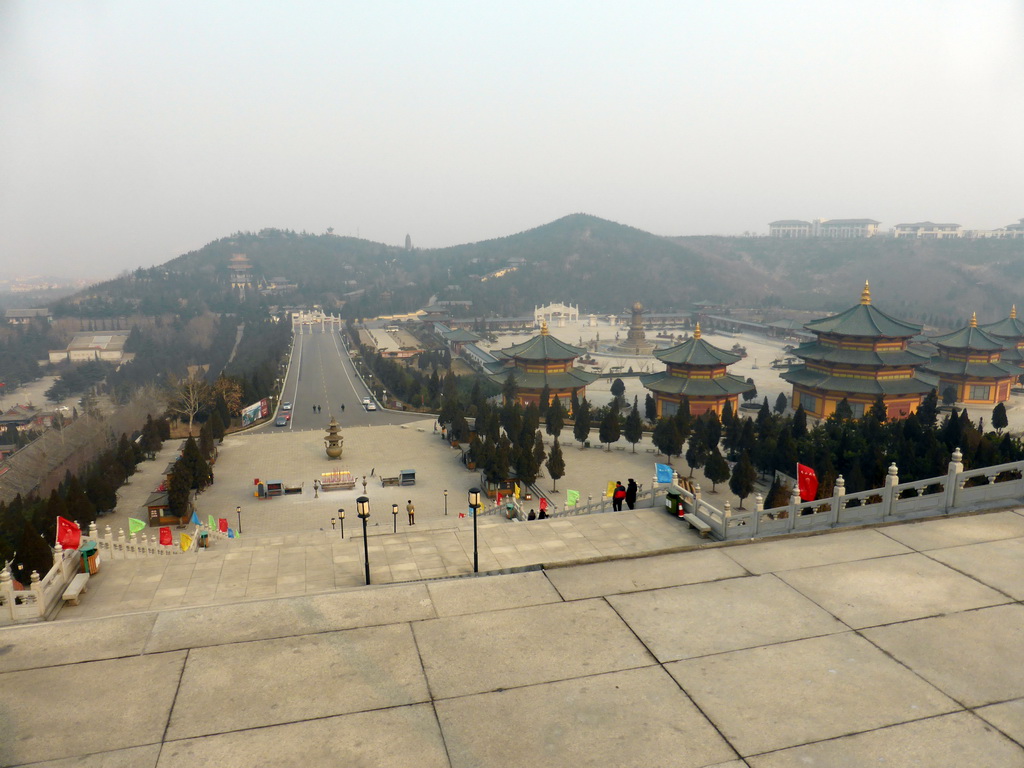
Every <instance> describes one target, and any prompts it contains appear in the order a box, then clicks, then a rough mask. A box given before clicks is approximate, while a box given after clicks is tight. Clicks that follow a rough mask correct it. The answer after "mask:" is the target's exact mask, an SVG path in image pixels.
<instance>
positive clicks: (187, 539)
mask: <svg viewBox="0 0 1024 768" xmlns="http://www.w3.org/2000/svg"><path fill="white" fill-rule="evenodd" d="M191 546H192V537H191V536H189V535H188V534H187V533H183V534H181V551H182V552H188V548H189V547H191Z"/></svg>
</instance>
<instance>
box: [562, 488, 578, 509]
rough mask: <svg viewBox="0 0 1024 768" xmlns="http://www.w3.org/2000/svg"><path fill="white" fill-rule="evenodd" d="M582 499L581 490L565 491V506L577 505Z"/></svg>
mask: <svg viewBox="0 0 1024 768" xmlns="http://www.w3.org/2000/svg"><path fill="white" fill-rule="evenodd" d="M579 500H580V492H579V491H566V492H565V506H567V507H575V506H576V504H577V503H578V502H579Z"/></svg>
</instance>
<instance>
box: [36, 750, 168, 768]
mask: <svg viewBox="0 0 1024 768" xmlns="http://www.w3.org/2000/svg"><path fill="white" fill-rule="evenodd" d="M159 756H160V745H159V744H148V745H146V746H144V747H129V748H128V749H118V750H115V751H113V752H97V753H95V754H92V755H82V756H80V757H67V758H65V759H63V760H47V761H46V762H45V763H33V764H32V765H31V766H28V765H25V766H21V768H44V766H45V768H156V761H157V758H158V757H159Z"/></svg>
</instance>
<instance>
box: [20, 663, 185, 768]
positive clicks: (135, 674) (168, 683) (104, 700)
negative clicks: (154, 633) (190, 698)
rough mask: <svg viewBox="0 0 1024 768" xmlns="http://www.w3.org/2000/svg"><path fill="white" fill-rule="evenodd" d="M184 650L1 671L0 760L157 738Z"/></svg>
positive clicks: (151, 741)
mask: <svg viewBox="0 0 1024 768" xmlns="http://www.w3.org/2000/svg"><path fill="white" fill-rule="evenodd" d="M185 656H186V654H185V652H180V653H161V654H154V655H151V656H134V657H129V658H123V659H111V660H105V661H88V662H83V663H81V664H69V665H66V666H60V667H49V668H46V669H31V670H25V671H21V672H5V673H3V674H0V713H2V717H0V765H20V764H21V763H32V762H37V761H41V760H56V759H59V758H66V757H74V756H76V755H87V754H91V753H93V752H100V751H114V750H118V749H124V748H126V747H136V746H141V745H145V744H156V743H158V742H159V741H160V740H161V739H162V738H163V735H164V728H165V726H166V725H167V717H168V715H169V714H170V711H171V705H172V704H173V702H174V694H175V691H177V689H178V681H179V679H180V677H181V671H182V667H183V666H184V663H185Z"/></svg>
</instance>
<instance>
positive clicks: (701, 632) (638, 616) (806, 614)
mask: <svg viewBox="0 0 1024 768" xmlns="http://www.w3.org/2000/svg"><path fill="white" fill-rule="evenodd" d="M608 602H609V603H610V604H611V606H612V607H613V608H614V609H615V610H616V611H618V613H619V615H620V616H621V617H622V618H623V620H624V621H625V622H626V623H627V624H628V625H629V626H630V628H631V629H632V630H633V631H634V632H636V634H637V635H638V636H639V637H640V639H641V640H642V641H643V642H644V644H645V645H646V646H647V648H648V649H649V650H650V651H651V653H653V654H654V655H655V656H656V657H657V659H658V661H661V662H665V661H676V660H678V659H689V658H693V657H696V656H706V655H708V654H711V653H722V652H725V651H735V650H739V649H740V648H752V647H755V646H759V645H767V644H770V643H779V642H783V641H786V640H798V639H801V638H805V637H817V636H819V635H828V634H834V633H836V632H845V631H846V630H847V627H846V626H845V625H844V624H843V623H842V622H839V621H836V619H835V618H833V617H832V616H831V615H830V614H828V613H827V612H825V611H823V610H822V609H821V608H819V607H818V606H816V605H815V604H814V603H812V602H811V601H810V600H808V599H807V598H806V597H804V596H803V595H801V594H800V593H799V592H797V591H796V590H794V589H793V588H792V587H790V586H789V585H788V584H785V583H784V582H782V581H780V580H779V579H778V578H776V577H775V576H771V575H767V576H748V577H746V578H741V579H727V580H725V581H715V582H711V583H708V584H694V585H691V586H685V587H671V588H668V589H655V590H650V591H647V592H636V593H633V594H629V595H612V596H609V597H608Z"/></svg>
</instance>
